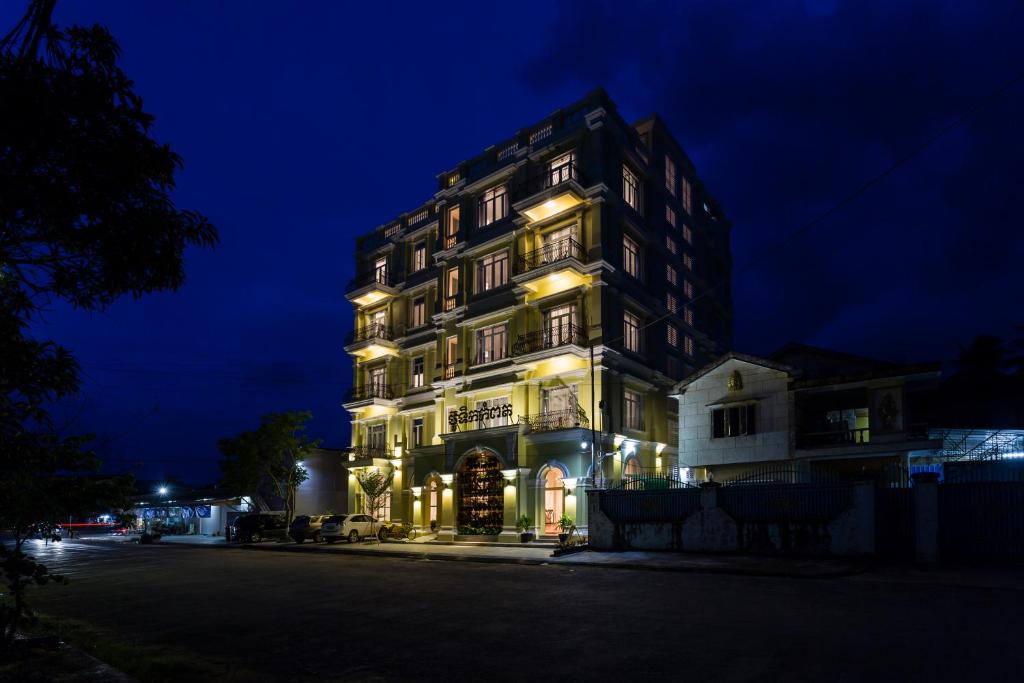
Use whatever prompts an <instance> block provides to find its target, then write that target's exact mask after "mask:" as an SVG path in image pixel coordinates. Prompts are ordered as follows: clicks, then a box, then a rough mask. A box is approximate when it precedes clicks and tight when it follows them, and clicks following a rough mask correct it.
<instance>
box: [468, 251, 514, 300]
mask: <svg viewBox="0 0 1024 683" xmlns="http://www.w3.org/2000/svg"><path fill="white" fill-rule="evenodd" d="M505 284H508V251H499V252H497V253H495V254H490V255H488V256H485V257H483V258H482V259H480V260H479V261H477V262H476V291H477V292H486V291H488V290H491V289H494V288H496V287H501V286H502V285H505Z"/></svg>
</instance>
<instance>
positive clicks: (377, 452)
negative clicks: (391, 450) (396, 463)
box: [366, 424, 387, 458]
mask: <svg viewBox="0 0 1024 683" xmlns="http://www.w3.org/2000/svg"><path fill="white" fill-rule="evenodd" d="M366 436H367V445H368V446H369V447H370V451H371V452H372V453H373V457H377V458H383V457H384V455H383V453H384V449H385V448H386V447H387V438H386V436H385V434H384V425H382V424H381V425H373V426H372V427H370V428H369V429H368V430H367V432H366Z"/></svg>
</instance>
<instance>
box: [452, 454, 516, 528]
mask: <svg viewBox="0 0 1024 683" xmlns="http://www.w3.org/2000/svg"><path fill="white" fill-rule="evenodd" d="M503 479H504V477H502V475H501V463H500V462H498V459H497V458H496V457H495V456H494V455H492V454H490V453H487V452H484V451H478V452H476V453H474V454H472V455H469V456H467V457H466V460H465V462H464V463H463V464H462V467H461V468H459V473H458V484H459V488H458V508H457V510H458V519H457V523H458V532H459V534H462V535H479V534H484V535H495V536H496V535H497V534H500V533H501V527H502V524H503V522H504V515H505V499H504V487H503V486H502V481H503Z"/></svg>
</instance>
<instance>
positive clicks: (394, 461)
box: [391, 446, 402, 470]
mask: <svg viewBox="0 0 1024 683" xmlns="http://www.w3.org/2000/svg"><path fill="white" fill-rule="evenodd" d="M395 450H396V451H400V450H402V448H401V446H399V447H398V448H396V449H395ZM391 466H392V467H394V468H395V469H396V470H397V469H398V468H399V467H401V466H402V459H401V458H394V459H392V460H391Z"/></svg>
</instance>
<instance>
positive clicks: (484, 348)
mask: <svg viewBox="0 0 1024 683" xmlns="http://www.w3.org/2000/svg"><path fill="white" fill-rule="evenodd" d="M507 329H508V325H507V324H506V323H502V324H501V325H492V326H491V327H485V328H483V329H482V330H477V333H476V362H477V363H490V362H491V361H496V360H503V359H504V358H505V357H506V356H507V353H506V349H507V344H506V343H505V339H506V337H507V333H506V331H507Z"/></svg>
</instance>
